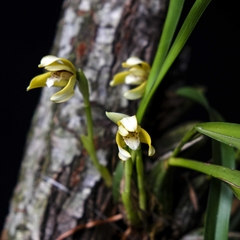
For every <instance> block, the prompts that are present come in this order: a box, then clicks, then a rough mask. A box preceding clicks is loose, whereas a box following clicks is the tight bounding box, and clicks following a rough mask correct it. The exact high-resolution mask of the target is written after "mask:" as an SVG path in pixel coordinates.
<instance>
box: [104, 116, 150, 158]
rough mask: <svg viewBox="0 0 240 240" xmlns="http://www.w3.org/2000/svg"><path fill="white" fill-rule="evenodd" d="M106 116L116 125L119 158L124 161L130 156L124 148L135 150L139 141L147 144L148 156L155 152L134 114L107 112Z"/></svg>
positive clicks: (147, 135)
mask: <svg viewBox="0 0 240 240" xmlns="http://www.w3.org/2000/svg"><path fill="white" fill-rule="evenodd" d="M106 115H107V117H108V118H109V119H110V120H111V121H113V122H114V123H116V124H117V125H118V131H117V134H116V143H117V145H118V150H119V153H118V156H119V158H120V159H121V160H123V161H126V160H128V159H129V158H131V154H130V153H129V152H128V151H127V150H125V149H124V148H125V146H128V147H129V148H130V149H132V150H137V149H138V147H139V145H140V143H141V142H142V143H146V144H148V146H149V148H148V156H152V155H154V153H155V149H154V147H153V146H152V145H151V137H150V136H149V134H148V133H147V131H145V130H144V129H143V128H141V127H140V126H139V125H138V123H137V118H136V116H135V115H134V116H128V115H125V114H121V113H115V112H107V113H106Z"/></svg>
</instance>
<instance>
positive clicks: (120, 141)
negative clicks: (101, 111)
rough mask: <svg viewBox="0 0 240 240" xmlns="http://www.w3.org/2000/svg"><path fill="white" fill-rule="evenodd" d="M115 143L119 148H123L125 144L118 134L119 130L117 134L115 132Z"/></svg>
mask: <svg viewBox="0 0 240 240" xmlns="http://www.w3.org/2000/svg"><path fill="white" fill-rule="evenodd" d="M116 143H117V145H118V146H119V147H121V148H124V146H125V142H124V140H123V138H122V136H121V135H120V134H119V132H117V134H116Z"/></svg>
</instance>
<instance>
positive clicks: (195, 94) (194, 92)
mask: <svg viewBox="0 0 240 240" xmlns="http://www.w3.org/2000/svg"><path fill="white" fill-rule="evenodd" d="M176 93H177V94H178V95H180V96H182V97H187V98H189V99H191V100H193V101H195V102H197V103H199V104H200V105H202V106H203V107H204V108H206V110H209V109H210V106H209V104H208V101H207V99H206V98H205V96H204V95H203V93H202V92H201V90H200V89H196V88H192V87H183V88H180V89H178V90H177V91H176Z"/></svg>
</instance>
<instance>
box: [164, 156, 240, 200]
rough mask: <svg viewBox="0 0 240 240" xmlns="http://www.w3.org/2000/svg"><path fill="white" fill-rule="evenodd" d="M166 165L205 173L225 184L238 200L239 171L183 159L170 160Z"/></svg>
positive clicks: (239, 190) (239, 194)
mask: <svg viewBox="0 0 240 240" xmlns="http://www.w3.org/2000/svg"><path fill="white" fill-rule="evenodd" d="M168 164H169V165H171V166H178V167H185V168H190V169H193V170H196V171H198V172H202V173H205V174H207V175H210V176H212V177H215V178H217V179H219V180H221V181H223V182H225V183H226V184H227V185H228V186H229V187H230V188H231V189H232V191H233V192H234V194H235V195H236V197H237V198H238V199H240V171H238V170H232V169H230V168H226V167H223V166H219V165H215V164H207V163H202V162H198V161H194V160H189V159H184V158H170V159H169V161H168Z"/></svg>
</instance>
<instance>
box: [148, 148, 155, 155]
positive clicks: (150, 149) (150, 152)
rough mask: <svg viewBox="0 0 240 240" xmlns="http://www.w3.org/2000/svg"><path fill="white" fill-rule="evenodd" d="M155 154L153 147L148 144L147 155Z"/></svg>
mask: <svg viewBox="0 0 240 240" xmlns="http://www.w3.org/2000/svg"><path fill="white" fill-rule="evenodd" d="M154 154H155V148H154V147H153V146H150V147H149V148H148V156H153V155H154Z"/></svg>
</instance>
